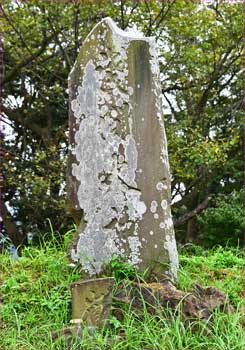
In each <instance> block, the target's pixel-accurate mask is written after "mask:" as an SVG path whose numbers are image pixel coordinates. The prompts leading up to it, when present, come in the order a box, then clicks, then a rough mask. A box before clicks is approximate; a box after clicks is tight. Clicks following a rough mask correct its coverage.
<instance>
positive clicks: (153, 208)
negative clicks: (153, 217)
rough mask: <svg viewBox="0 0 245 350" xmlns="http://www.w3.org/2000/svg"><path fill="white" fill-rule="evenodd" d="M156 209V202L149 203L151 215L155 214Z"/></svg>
mask: <svg viewBox="0 0 245 350" xmlns="http://www.w3.org/2000/svg"><path fill="white" fill-rule="evenodd" d="M157 207H158V204H157V201H155V200H153V201H152V202H151V207H150V211H151V212H152V213H155V212H156V211H157Z"/></svg>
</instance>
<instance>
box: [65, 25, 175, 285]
mask: <svg viewBox="0 0 245 350" xmlns="http://www.w3.org/2000/svg"><path fill="white" fill-rule="evenodd" d="M69 102H70V112H69V129H70V156H69V166H68V168H69V169H68V173H69V174H68V177H69V179H68V193H69V206H70V209H71V211H72V213H73V215H74V217H75V218H76V220H77V222H79V225H78V231H77V242H76V244H75V245H74V247H73V249H72V250H71V257H72V260H73V261H74V262H80V263H81V265H82V269H83V271H84V272H85V275H86V274H87V275H89V276H90V277H93V276H99V275H100V274H101V273H103V271H105V269H106V266H108V264H110V261H111V260H112V259H114V258H115V257H117V258H118V259H119V260H122V261H128V263H129V264H131V265H133V266H135V267H136V268H138V269H139V270H140V271H144V270H146V269H148V278H149V279H150V278H152V276H155V275H156V276H158V277H161V274H168V275H169V276H170V277H171V278H173V279H174V280H175V279H176V276H177V267H178V254H177V249H176V242H175V237H174V229H173V221H172V217H171V211H170V194H171V193H170V172H169V162H168V154H167V142H166V136H165V130H164V124H163V113H162V102H161V89H160V81H159V66H158V59H157V52H156V46H155V41H154V39H153V38H146V37H140V36H135V35H134V36H132V35H131V34H129V33H127V32H124V31H122V30H120V29H119V28H118V27H117V26H116V24H115V23H114V22H113V21H112V19H110V18H105V19H103V20H102V21H101V22H100V23H98V24H97V25H96V26H95V28H94V29H93V30H92V32H91V33H90V34H89V35H88V37H87V38H86V40H85V41H84V43H83V46H82V48H81V50H80V53H79V55H78V58H77V60H76V62H75V64H74V67H73V68H72V70H71V72H70V75H69Z"/></svg>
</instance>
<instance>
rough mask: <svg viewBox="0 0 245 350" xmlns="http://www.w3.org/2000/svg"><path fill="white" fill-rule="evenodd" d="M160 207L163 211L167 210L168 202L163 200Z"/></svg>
mask: <svg viewBox="0 0 245 350" xmlns="http://www.w3.org/2000/svg"><path fill="white" fill-rule="evenodd" d="M161 207H162V209H163V210H166V209H167V207H168V202H167V201H166V199H163V200H162V201H161Z"/></svg>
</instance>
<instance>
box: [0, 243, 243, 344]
mask: <svg viewBox="0 0 245 350" xmlns="http://www.w3.org/2000/svg"><path fill="white" fill-rule="evenodd" d="M53 241H54V240H53ZM66 241H67V239H66ZM0 260H1V261H0V266H1V268H0V283H1V293H2V299H3V304H2V305H1V318H2V320H1V324H0V349H1V350H52V349H55V350H65V349H67V350H68V349H69V350H75V349H76V350H80V349H85V350H96V349H101V350H103V349H104V350H153V349H154V350H158V349H159V350H160V349H161V350H207V349H210V350H242V349H243V348H244V345H243V343H244V342H243V331H242V321H243V316H242V315H243V314H242V307H241V305H242V284H243V278H242V268H243V255H242V253H241V251H240V250H239V249H231V248H230V249H229V248H225V249H224V248H220V247H218V248H216V249H213V250H203V249H201V248H199V247H195V246H191V249H190V248H189V247H188V249H187V248H184V249H180V265H181V266H180V270H179V286H178V287H179V288H180V289H182V290H190V288H191V285H192V284H193V283H196V282H197V283H199V284H201V285H203V286H205V285H214V286H217V287H218V288H220V289H221V290H222V291H224V292H226V293H227V294H228V295H229V297H230V299H231V301H232V303H233V305H234V306H235V308H236V312H235V314H231V313H228V314H224V313H222V312H220V311H217V312H216V313H215V315H214V317H213V318H212V320H210V321H209V322H200V321H196V327H190V325H189V324H187V323H185V322H182V321H181V319H180V316H179V315H178V313H177V312H176V313H173V312H170V311H169V310H165V311H161V312H160V311H159V312H158V315H157V317H156V316H154V317H153V316H152V315H150V314H148V313H147V311H146V310H143V312H142V315H140V316H139V315H136V314H135V313H134V311H133V310H132V309H130V307H128V308H127V309H125V311H124V313H125V316H124V320H123V321H121V322H120V321H118V320H117V319H116V318H115V317H114V316H111V318H110V321H109V326H108V327H107V328H105V329H102V330H98V331H96V332H95V334H94V335H93V337H91V336H90V335H89V334H88V332H87V331H86V328H85V330H84V336H83V340H82V342H80V343H79V342H78V341H77V342H76V341H74V343H73V344H67V343H65V342H64V341H62V340H61V339H59V340H57V341H52V338H51V332H52V331H53V330H57V329H60V328H62V327H63V326H68V325H69V321H70V319H71V306H70V290H69V284H70V283H71V282H72V281H76V280H77V279H79V273H78V271H76V270H74V269H72V267H70V266H69V262H68V260H67V253H66V244H57V242H56V244H54V243H52V242H51V243H48V244H43V245H42V246H41V247H39V248H37V247H27V248H25V249H24V251H23V256H22V258H21V259H18V260H13V259H10V258H9V256H8V254H7V253H5V254H2V255H0ZM194 328H195V330H194Z"/></svg>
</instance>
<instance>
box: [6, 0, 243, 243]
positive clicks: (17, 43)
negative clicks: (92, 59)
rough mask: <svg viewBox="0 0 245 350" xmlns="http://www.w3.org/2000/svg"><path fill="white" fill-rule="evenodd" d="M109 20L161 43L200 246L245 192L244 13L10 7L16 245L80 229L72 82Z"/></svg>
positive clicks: (140, 5) (152, 7)
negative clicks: (213, 218) (204, 217)
mask: <svg viewBox="0 0 245 350" xmlns="http://www.w3.org/2000/svg"><path fill="white" fill-rule="evenodd" d="M106 16H111V17H112V18H113V19H114V20H115V21H116V22H117V23H118V25H119V26H120V27H121V28H122V29H126V28H132V27H137V28H138V29H140V30H141V31H142V32H143V33H144V34H145V35H148V36H149V35H152V36H155V37H156V38H157V39H158V43H159V59H160V61H161V82H162V92H163V96H164V104H165V106H166V107H165V111H166V112H165V115H164V118H165V126H166V129H167V136H168V143H169V156H170V163H171V169H172V176H173V186H172V187H173V200H174V202H175V203H174V205H173V213H174V218H175V226H176V229H177V231H178V232H179V235H180V238H183V239H189V240H190V239H196V238H197V237H198V226H197V223H196V219H195V217H196V214H197V213H200V212H201V211H203V210H205V208H207V207H208V206H212V201H213V198H214V197H215V196H216V195H217V194H219V193H224V194H229V193H231V192H232V191H233V190H234V189H240V187H241V184H242V158H241V152H242V151H241V144H242V141H241V140H242V137H241V134H242V121H241V116H242V101H243V100H242V96H243V95H242V91H243V88H242V85H243V78H242V72H243V66H242V50H243V46H242V34H243V29H242V4H239V3H236V4H228V3H220V2H218V1H214V2H213V3H211V4H208V5H205V4H199V3H196V2H194V1H190V2H186V1H181V0H175V1H174V0H173V1H169V2H166V1H123V0H121V1H105V0H104V1H92V0H91V1H89V0H80V1H78V0H74V1H72V2H66V1H63V2H62V1H60V2H49V1H44V0H43V1H35V0H30V1H27V2H21V1H18V0H15V1H10V0H9V1H6V2H5V3H4V5H3V6H2V22H3V48H4V57H3V58H4V77H3V81H2V85H3V93H4V97H3V103H2V112H3V118H2V122H3V124H4V125H6V126H8V129H9V130H10V131H9V132H10V133H11V134H12V135H11V137H7V133H6V129H5V137H4V139H3V140H2V149H3V151H4V155H5V156H4V158H3V175H4V193H3V201H2V205H3V208H2V212H3V216H4V222H5V234H8V235H9V236H10V238H11V239H12V240H13V243H14V244H15V245H19V244H21V242H22V241H25V239H26V234H27V233H28V232H29V231H31V232H39V231H45V230H46V229H47V221H46V220H45V219H46V218H48V217H49V218H50V219H51V221H52V224H53V227H54V229H55V230H59V231H60V232H61V233H62V232H63V231H64V230H66V229H67V227H68V225H69V224H71V222H72V220H71V218H70V217H69V214H68V213H67V212H66V205H65V202H66V199H65V178H66V155H67V150H68V144H67V137H66V131H67V128H68V125H67V120H68V117H67V110H68V106H67V100H68V96H67V76H68V73H69V71H70V69H71V67H72V65H73V63H74V61H75V59H76V56H77V54H78V51H79V48H80V46H81V45H82V42H83V40H84V39H85V37H86V35H87V34H88V32H89V31H90V30H91V29H92V28H93V26H94V25H95V24H96V23H97V22H98V21H99V20H101V19H102V18H103V17H106ZM176 198H178V199H179V201H176ZM16 222H17V223H18V222H19V223H20V225H16ZM186 226H187V227H186ZM186 231H187V235H186V234H185V232H186ZM183 232H184V234H183ZM21 233H22V235H21Z"/></svg>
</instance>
